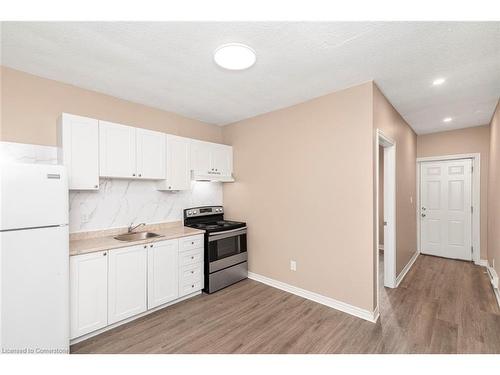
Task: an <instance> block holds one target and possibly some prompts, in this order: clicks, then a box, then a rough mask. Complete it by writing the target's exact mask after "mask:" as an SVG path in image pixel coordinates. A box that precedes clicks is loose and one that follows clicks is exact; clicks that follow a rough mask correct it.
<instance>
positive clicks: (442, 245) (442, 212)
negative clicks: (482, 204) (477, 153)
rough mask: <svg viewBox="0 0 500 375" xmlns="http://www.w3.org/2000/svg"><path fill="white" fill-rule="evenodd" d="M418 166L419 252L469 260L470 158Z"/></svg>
mask: <svg viewBox="0 0 500 375" xmlns="http://www.w3.org/2000/svg"><path fill="white" fill-rule="evenodd" d="M420 168H421V169H420V176H421V188H420V192H421V195H420V233H421V246H420V247H421V252H422V253H423V254H430V255H436V256H441V257H445V258H452V259H463V260H471V259H472V242H471V241H472V240H471V232H472V204H471V201H472V198H471V195H472V186H471V181H472V178H471V175H472V161H471V159H460V160H446V161H437V162H424V163H421V167H420Z"/></svg>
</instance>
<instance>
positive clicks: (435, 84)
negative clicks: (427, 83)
mask: <svg viewBox="0 0 500 375" xmlns="http://www.w3.org/2000/svg"><path fill="white" fill-rule="evenodd" d="M444 81H446V79H444V78H436V79H435V80H434V81H432V84H433V85H434V86H439V85H442V84H443V83H444Z"/></svg>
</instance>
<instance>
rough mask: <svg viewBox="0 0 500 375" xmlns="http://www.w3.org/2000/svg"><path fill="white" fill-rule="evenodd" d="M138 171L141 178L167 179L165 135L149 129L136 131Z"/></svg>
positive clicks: (137, 173)
mask: <svg viewBox="0 0 500 375" xmlns="http://www.w3.org/2000/svg"><path fill="white" fill-rule="evenodd" d="M136 143H137V152H136V155H137V171H136V175H137V177H139V178H146V179H152V180H161V179H164V178H165V134H163V133H159V132H155V131H152V130H147V129H140V128H137V129H136Z"/></svg>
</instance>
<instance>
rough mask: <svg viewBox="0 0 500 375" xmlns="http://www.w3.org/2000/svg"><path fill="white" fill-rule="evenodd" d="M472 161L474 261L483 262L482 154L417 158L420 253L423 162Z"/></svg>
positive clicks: (418, 239)
mask: <svg viewBox="0 0 500 375" xmlns="http://www.w3.org/2000/svg"><path fill="white" fill-rule="evenodd" d="M460 159H472V168H473V172H472V189H471V190H472V201H471V202H472V207H473V210H472V224H471V225H472V234H471V238H472V247H473V249H474V250H473V252H472V260H473V262H474V263H475V264H477V265H483V263H484V262H483V261H481V154H480V153H470V154H452V155H442V156H428V157H421V158H417V210H416V211H417V251H418V252H419V253H420V214H421V212H420V188H421V186H420V169H421V165H420V163H422V162H429V161H445V160H460Z"/></svg>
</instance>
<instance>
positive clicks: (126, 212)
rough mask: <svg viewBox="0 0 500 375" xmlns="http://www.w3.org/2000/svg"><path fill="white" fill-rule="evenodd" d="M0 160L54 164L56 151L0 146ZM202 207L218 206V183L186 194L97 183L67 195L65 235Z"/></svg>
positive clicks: (146, 184) (150, 185) (164, 218)
mask: <svg viewBox="0 0 500 375" xmlns="http://www.w3.org/2000/svg"><path fill="white" fill-rule="evenodd" d="M0 160H8V161H14V162H20V163H37V164H57V148H56V147H50V146H39V145H28V144H21V143H11V142H0ZM203 205H222V184H221V183H218V182H201V181H193V182H192V183H191V190H189V191H179V192H163V191H158V190H156V182H155V181H146V180H144V181H141V180H119V179H101V180H100V188H99V190H97V191H70V192H69V231H70V233H76V232H86V231H92V230H102V229H110V228H120V227H126V226H128V225H130V223H132V222H134V223H141V222H145V223H148V224H151V223H161V222H171V221H179V220H182V210H183V209H184V208H188V207H195V206H203Z"/></svg>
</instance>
